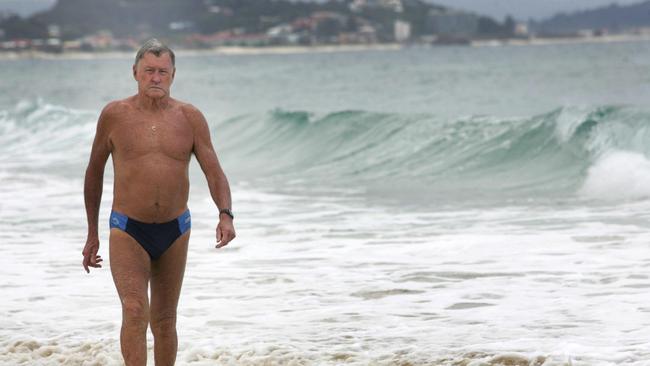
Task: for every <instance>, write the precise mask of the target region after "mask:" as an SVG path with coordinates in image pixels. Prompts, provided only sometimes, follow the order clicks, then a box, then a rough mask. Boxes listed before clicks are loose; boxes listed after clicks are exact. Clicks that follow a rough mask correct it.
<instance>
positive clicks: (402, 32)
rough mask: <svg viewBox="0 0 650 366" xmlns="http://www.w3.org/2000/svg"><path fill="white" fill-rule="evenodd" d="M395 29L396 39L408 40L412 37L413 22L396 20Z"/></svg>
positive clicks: (400, 40) (398, 40)
mask: <svg viewBox="0 0 650 366" xmlns="http://www.w3.org/2000/svg"><path fill="white" fill-rule="evenodd" d="M393 30H394V32H395V41H397V42H400V43H401V42H406V41H408V40H409V39H410V38H411V23H409V22H405V21H403V20H396V21H395V24H394V27H393Z"/></svg>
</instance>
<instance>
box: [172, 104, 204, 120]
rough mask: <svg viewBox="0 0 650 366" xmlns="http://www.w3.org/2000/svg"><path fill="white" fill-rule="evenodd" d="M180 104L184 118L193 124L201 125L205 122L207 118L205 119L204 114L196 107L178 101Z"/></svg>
mask: <svg viewBox="0 0 650 366" xmlns="http://www.w3.org/2000/svg"><path fill="white" fill-rule="evenodd" d="M176 103H178V104H177V105H178V108H179V109H180V110H181V112H182V113H183V116H185V118H186V119H187V120H188V121H189V122H190V123H191V124H195V123H201V122H204V121H205V117H203V113H201V111H200V110H199V109H198V108H196V107H195V106H194V105H192V104H190V103H186V102H181V101H176Z"/></svg>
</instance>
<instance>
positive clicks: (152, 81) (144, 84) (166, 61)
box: [133, 52, 176, 99]
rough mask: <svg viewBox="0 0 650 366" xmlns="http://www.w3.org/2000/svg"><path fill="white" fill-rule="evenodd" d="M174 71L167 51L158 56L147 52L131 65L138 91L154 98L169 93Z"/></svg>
mask: <svg viewBox="0 0 650 366" xmlns="http://www.w3.org/2000/svg"><path fill="white" fill-rule="evenodd" d="M175 73H176V68H174V66H173V65H172V59H171V57H170V56H169V53H167V52H165V53H163V54H161V55H160V57H157V56H156V55H154V54H153V53H150V52H147V53H145V54H144V56H143V57H142V58H141V59H140V60H139V61H138V63H137V64H136V65H133V77H134V78H135V80H136V81H137V82H138V92H139V93H140V94H142V95H146V96H148V97H149V98H154V99H159V98H163V97H165V96H168V95H169V88H170V87H171V85H172V82H173V81H174V74H175Z"/></svg>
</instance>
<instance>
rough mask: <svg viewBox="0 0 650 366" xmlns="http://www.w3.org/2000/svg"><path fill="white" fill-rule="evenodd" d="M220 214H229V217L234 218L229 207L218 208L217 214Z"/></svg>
mask: <svg viewBox="0 0 650 366" xmlns="http://www.w3.org/2000/svg"><path fill="white" fill-rule="evenodd" d="M221 214H226V215H228V216H230V218H231V219H234V218H235V215H233V214H232V211H231V210H230V209H229V208H222V209H221V210H219V215H221Z"/></svg>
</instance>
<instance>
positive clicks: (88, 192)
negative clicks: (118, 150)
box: [82, 102, 116, 272]
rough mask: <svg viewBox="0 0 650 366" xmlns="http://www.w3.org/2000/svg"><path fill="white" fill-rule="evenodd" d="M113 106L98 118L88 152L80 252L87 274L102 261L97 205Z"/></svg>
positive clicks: (109, 106) (101, 189)
mask: <svg viewBox="0 0 650 366" xmlns="http://www.w3.org/2000/svg"><path fill="white" fill-rule="evenodd" d="M115 104H116V103H115V102H113V103H109V104H108V105H107V106H106V107H104V110H103V111H102V113H101V115H100V116H99V120H98V121H97V131H96V132H95V140H94V141H93V146H92V149H91V152H90V161H89V162H88V168H86V177H85V180H84V201H85V204H86V217H87V219H88V237H87V238H86V246H85V247H84V250H83V252H82V254H83V256H84V260H83V266H84V269H85V270H86V272H89V270H88V267H89V266H90V267H101V264H99V263H100V262H101V261H102V259H101V256H98V255H97V251H98V250H99V232H98V224H99V205H100V203H101V200H102V191H103V185H104V167H105V166H106V161H107V160H108V156H109V155H110V153H111V150H112V148H111V143H110V139H109V133H110V124H111V119H112V115H113V114H114V109H115V108H116V105H115Z"/></svg>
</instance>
